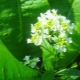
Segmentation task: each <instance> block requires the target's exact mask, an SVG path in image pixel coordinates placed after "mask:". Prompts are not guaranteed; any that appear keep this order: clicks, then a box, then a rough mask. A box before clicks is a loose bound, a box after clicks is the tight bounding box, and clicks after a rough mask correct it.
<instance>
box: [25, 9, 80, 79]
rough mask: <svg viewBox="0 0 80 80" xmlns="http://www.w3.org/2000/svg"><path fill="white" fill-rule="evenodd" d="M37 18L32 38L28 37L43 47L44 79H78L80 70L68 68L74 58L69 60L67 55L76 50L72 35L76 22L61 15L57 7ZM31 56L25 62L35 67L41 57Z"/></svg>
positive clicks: (32, 26)
mask: <svg viewBox="0 0 80 80" xmlns="http://www.w3.org/2000/svg"><path fill="white" fill-rule="evenodd" d="M37 19H38V21H37V22H36V23H35V24H31V38H28V39H27V43H34V44H35V45H36V46H40V48H41V49H42V52H43V53H42V68H44V71H42V72H43V75H42V80H75V79H77V78H78V77H79V76H80V71H78V70H76V69H74V68H72V67H70V68H67V66H68V65H69V64H70V63H71V61H72V60H73V57H72V58H71V59H70V60H67V56H69V55H70V56H71V54H72V51H74V50H73V48H72V47H71V45H73V44H74V41H73V38H72V36H73V35H74V32H75V24H74V23H71V21H70V20H68V19H67V18H66V17H65V16H62V15H59V14H58V13H57V10H55V9H52V10H47V12H45V13H41V14H40V16H39V17H38V18H37ZM69 53H70V54H69ZM29 58H30V56H25V58H24V60H26V61H25V63H24V64H25V65H28V66H30V67H32V68H35V67H36V63H37V62H38V61H40V60H39V58H34V59H31V60H30V59H29ZM64 60H65V61H64ZM63 61H64V62H63ZM64 63H65V64H64ZM42 68H40V71H41V69H42Z"/></svg>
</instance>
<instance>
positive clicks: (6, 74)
mask: <svg viewBox="0 0 80 80" xmlns="http://www.w3.org/2000/svg"><path fill="white" fill-rule="evenodd" d="M39 75H40V73H39V72H38V71H36V70H33V69H31V68H29V67H27V66H24V65H23V64H22V63H21V62H19V61H18V60H17V59H16V58H14V56H13V55H12V54H11V52H10V51H9V50H8V49H7V48H6V46H5V45H4V44H3V42H2V41H1V40H0V80H26V79H27V80H34V79H35V80H38V76H39ZM35 77H36V78H35Z"/></svg>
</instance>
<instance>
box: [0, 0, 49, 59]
mask: <svg viewBox="0 0 80 80" xmlns="http://www.w3.org/2000/svg"><path fill="white" fill-rule="evenodd" d="M48 8H49V4H48V1H47V0H8V1H6V0H0V38H1V39H2V40H3V41H4V43H5V45H6V46H7V47H8V49H9V50H10V51H11V52H12V53H13V55H14V56H15V57H16V58H17V59H19V60H22V59H23V58H24V56H25V55H26V54H32V55H33V56H35V55H34V54H33V53H35V54H36V56H38V55H39V54H38V53H40V52H39V51H38V50H40V49H39V48H36V47H35V46H34V48H33V46H32V45H27V43H26V39H27V38H28V37H29V36H30V24H31V23H34V22H35V21H36V20H37V19H36V17H37V16H39V15H40V12H44V11H46V10H47V9H48ZM29 49H31V50H29ZM36 51H38V53H36Z"/></svg>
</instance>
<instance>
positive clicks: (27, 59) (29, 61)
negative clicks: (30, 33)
mask: <svg viewBox="0 0 80 80" xmlns="http://www.w3.org/2000/svg"><path fill="white" fill-rule="evenodd" d="M23 60H25V62H24V65H28V66H30V67H31V68H35V67H36V64H37V62H39V61H40V59H39V58H38V57H37V58H33V59H30V56H25V57H24V59H23Z"/></svg>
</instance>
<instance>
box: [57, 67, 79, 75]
mask: <svg viewBox="0 0 80 80" xmlns="http://www.w3.org/2000/svg"><path fill="white" fill-rule="evenodd" d="M57 74H59V75H68V76H80V70H77V69H73V68H70V69H63V70H60V71H58V72H57Z"/></svg>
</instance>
